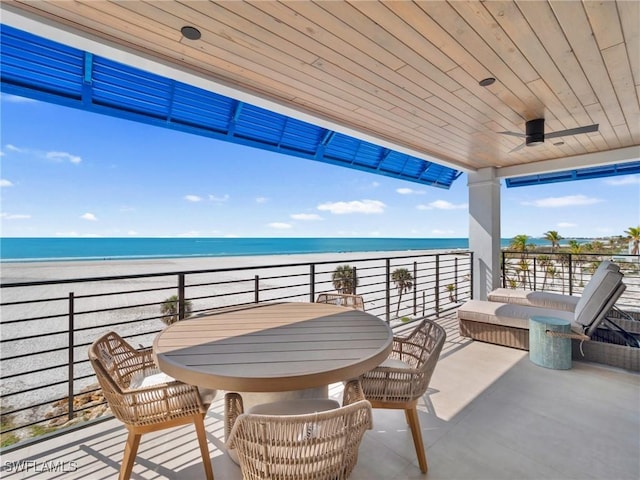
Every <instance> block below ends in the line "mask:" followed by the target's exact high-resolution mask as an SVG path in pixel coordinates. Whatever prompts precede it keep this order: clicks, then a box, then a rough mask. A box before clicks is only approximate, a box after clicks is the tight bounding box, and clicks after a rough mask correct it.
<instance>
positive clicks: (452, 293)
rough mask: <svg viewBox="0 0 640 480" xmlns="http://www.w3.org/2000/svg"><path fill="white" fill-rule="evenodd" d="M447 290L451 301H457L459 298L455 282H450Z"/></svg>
mask: <svg viewBox="0 0 640 480" xmlns="http://www.w3.org/2000/svg"><path fill="white" fill-rule="evenodd" d="M446 289H447V292H449V301H450V302H451V303H456V302H457V301H458V299H457V298H456V286H455V285H454V284H453V283H450V284H449V285H447V287H446Z"/></svg>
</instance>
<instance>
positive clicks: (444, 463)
mask: <svg viewBox="0 0 640 480" xmlns="http://www.w3.org/2000/svg"><path fill="white" fill-rule="evenodd" d="M439 322H440V323H441V324H442V325H444V326H445V328H446V329H447V332H448V339H447V343H446V345H445V349H444V350H443V353H442V356H441V359H440V362H439V364H438V367H437V368H436V371H435V374H434V376H433V379H432V381H431V386H430V389H429V391H428V392H427V394H426V395H425V397H424V401H422V402H420V403H419V405H418V410H419V415H420V425H421V426H422V429H423V437H424V441H425V446H426V453H427V460H428V462H429V473H428V477H427V478H429V479H430V480H438V479H448V480H451V479H487V480H489V479H491V480H499V479H505V480H507V479H508V480H512V479H550V480H551V479H553V480H561V479H577V478H580V479H605V478H606V479H615V480H627V479H628V480H632V479H633V480H637V479H638V478H640V460H639V459H638V451H640V416H638V408H639V405H640V375H638V374H635V373H630V372H627V371H624V370H620V369H616V368H610V367H605V366H601V365H598V364H593V363H586V362H575V361H574V362H573V368H572V369H571V370H548V369H545V368H541V367H538V366H536V365H534V364H533V363H531V362H530V361H529V359H528V354H527V352H524V351H519V350H515V349H510V348H506V347H500V346H495V345H490V344H485V343H480V342H473V341H471V340H469V339H467V338H461V337H460V336H459V335H458V328H457V321H456V320H455V318H453V317H448V318H445V319H441V320H439ZM341 391H342V385H341V384H334V385H331V386H330V395H331V396H332V397H335V398H337V399H339V398H340V396H341ZM222 395H223V392H222V393H219V395H218V397H217V399H216V401H215V402H214V404H213V405H212V407H211V409H210V410H209V413H208V414H207V418H206V422H205V423H206V428H207V436H208V439H209V449H210V455H211V458H212V462H213V469H214V474H215V477H216V479H218V480H240V479H241V478H242V476H241V474H240V470H239V468H238V467H237V466H236V465H235V464H234V463H233V462H232V461H231V460H230V459H229V457H228V455H227V454H226V452H225V449H224V433H223V430H224V427H223V402H222ZM125 440H126V430H125V429H124V427H122V426H121V424H120V423H119V422H117V421H116V420H109V421H106V422H102V423H100V424H96V425H93V426H90V427H88V428H84V429H81V430H78V431H76V432H75V433H73V434H69V435H65V436H61V437H55V438H52V439H49V440H47V441H45V442H41V443H38V444H34V445H33V446H31V447H28V448H23V449H20V450H16V451H13V452H9V453H5V454H3V455H2V469H3V472H2V478H6V479H18V478H20V479H22V478H34V479H54V478H55V479H96V480H98V479H105V480H106V479H111V478H115V476H116V475H117V472H118V469H119V465H120V461H121V459H122V451H123V447H124V444H125ZM202 475H203V470H202V464H201V459H200V453H199V450H198V444H197V441H196V435H195V431H194V430H193V427H191V426H189V427H183V428H179V429H173V430H167V431H164V432H159V433H157V434H149V435H147V436H144V437H143V440H142V443H141V445H140V450H139V452H138V457H137V459H136V464H135V466H134V470H133V475H132V478H133V479H160V478H168V479H180V480H190V479H193V480H199V479H201V478H202ZM350 478H351V479H353V480H376V479H380V480H400V479H403V480H404V479H408V480H411V479H421V478H425V477H424V476H422V475H421V474H420V471H419V469H418V465H417V460H416V457H415V452H414V448H413V443H412V440H411V434H410V432H409V430H408V427H407V425H406V423H405V419H404V414H403V412H402V411H396V410H374V428H373V430H371V431H368V432H367V433H366V435H365V438H364V440H363V442H362V445H361V448H360V457H359V460H358V464H357V466H356V468H355V470H354V472H353V474H352V476H351V477H350Z"/></svg>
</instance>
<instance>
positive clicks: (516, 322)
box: [458, 300, 574, 330]
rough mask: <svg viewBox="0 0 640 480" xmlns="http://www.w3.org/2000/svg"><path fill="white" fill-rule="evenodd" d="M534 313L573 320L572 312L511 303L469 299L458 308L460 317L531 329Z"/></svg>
mask: <svg viewBox="0 0 640 480" xmlns="http://www.w3.org/2000/svg"><path fill="white" fill-rule="evenodd" d="M534 315H542V316H546V317H555V318H561V319H563V320H568V321H572V320H573V318H574V316H573V313H572V312H567V311H563V310H554V309H551V308H541V307H530V306H526V305H517V304H511V303H498V302H488V301H486V300H469V301H468V302H466V303H465V304H463V305H462V306H461V307H460V308H459V309H458V318H459V319H462V320H472V321H475V322H482V323H491V324H495V325H503V326H505V327H514V328H522V329H525V330H528V329H529V318H531V317H532V316H534Z"/></svg>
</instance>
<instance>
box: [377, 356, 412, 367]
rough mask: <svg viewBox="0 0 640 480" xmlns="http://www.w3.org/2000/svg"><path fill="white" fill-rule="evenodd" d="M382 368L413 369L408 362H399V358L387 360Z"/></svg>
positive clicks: (382, 364)
mask: <svg viewBox="0 0 640 480" xmlns="http://www.w3.org/2000/svg"><path fill="white" fill-rule="evenodd" d="M380 366H381V367H389V368H411V365H409V364H408V363H407V362H403V361H402V360H398V359H397V358H387V359H386V360H385V361H384V362H382V363H381V364H380Z"/></svg>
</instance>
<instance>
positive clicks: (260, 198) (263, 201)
mask: <svg viewBox="0 0 640 480" xmlns="http://www.w3.org/2000/svg"><path fill="white" fill-rule="evenodd" d="M268 201H269V199H268V198H267V197H256V203H267V202H268Z"/></svg>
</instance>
